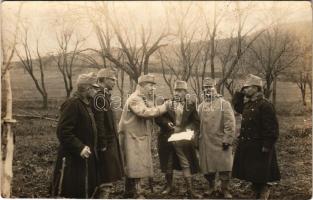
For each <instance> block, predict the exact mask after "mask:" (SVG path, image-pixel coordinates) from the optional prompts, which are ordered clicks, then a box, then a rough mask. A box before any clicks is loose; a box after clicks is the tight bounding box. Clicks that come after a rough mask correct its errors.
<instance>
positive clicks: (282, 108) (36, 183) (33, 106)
mask: <svg viewBox="0 0 313 200" xmlns="http://www.w3.org/2000/svg"><path fill="white" fill-rule="evenodd" d="M85 71H87V70H85ZM49 72H50V73H49V74H47V88H48V92H49V95H50V104H49V109H48V110H42V109H40V106H41V103H40V95H39V94H38V93H37V91H36V89H35V88H34V86H33V83H32V82H31V80H30V78H29V77H28V76H27V74H24V73H23V70H21V69H15V72H14V76H13V80H12V82H13V94H14V113H20V114H22V113H23V112H25V111H26V112H27V113H35V114H38V113H39V114H42V115H46V116H49V117H51V118H56V117H57V115H58V107H59V106H60V105H61V103H62V102H63V100H64V96H65V91H64V89H63V82H62V79H61V78H60V76H59V75H58V74H57V73H56V72H55V71H53V70H50V71H49ZM77 73H79V72H76V74H77ZM75 77H76V75H75V76H74V80H75ZM157 77H158V80H159V83H160V84H159V87H158V89H157V91H158V92H159V93H161V94H163V95H165V96H166V97H168V96H169V91H168V89H167V86H166V84H165V82H164V81H163V79H162V77H161V75H157ZM127 86H128V84H127V82H126V87H127ZM126 90H127V89H126ZM113 94H114V95H118V94H119V93H118V92H117V91H116V90H115V91H114V92H113ZM226 98H228V97H227V96H226ZM277 98H278V99H277V100H278V102H277V112H278V114H279V121H280V137H279V140H278V144H277V153H278V160H279V165H280V169H281V173H282V180H281V182H280V184H279V185H278V186H276V187H274V188H273V193H272V194H271V196H270V198H272V199H308V198H310V197H311V194H312V191H311V188H312V184H311V180H312V175H311V172H312V138H311V137H312V128H311V127H312V124H311V121H312V119H311V112H310V110H309V109H308V108H304V107H302V106H301V104H300V103H299V102H300V100H301V99H300V94H299V93H298V90H297V88H296V86H295V85H294V84H291V83H282V82H280V83H279V84H278V95H277ZM18 120H19V123H17V124H15V126H14V129H13V130H14V133H15V135H16V137H15V141H16V143H15V144H16V149H15V152H14V162H13V170H14V178H13V197H25V198H26V197H27V198H32V197H36V198H39V197H40V198H48V197H49V194H48V187H49V183H50V179H51V174H52V170H53V165H54V161H55V158H56V151H57V146H58V141H57V139H56V134H55V131H56V123H55V122H52V121H47V120H43V119H22V118H18ZM152 152H153V161H154V167H155V177H154V187H155V191H156V192H155V193H150V192H147V197H148V198H186V196H185V194H186V192H185V184H184V182H183V179H182V176H181V173H180V172H177V173H176V174H175V186H176V187H177V188H178V190H177V191H176V192H175V193H174V194H172V195H167V196H164V195H160V192H159V191H160V190H161V189H162V187H163V185H164V177H163V174H161V172H160V170H159V163H158V155H157V149H156V136H154V137H153V147H152ZM145 181H146V180H145ZM194 185H195V189H196V191H198V192H200V193H203V192H204V191H205V190H206V188H207V183H206V181H205V179H204V178H203V177H202V175H201V174H198V175H196V178H195V182H194ZM145 189H147V191H148V188H147V184H145ZM122 190H123V183H122V181H120V182H118V183H117V184H116V185H115V187H114V189H113V190H112V192H111V196H110V197H111V198H121V197H122V196H121V195H122ZM231 190H232V192H233V194H234V197H235V198H252V192H251V190H250V188H249V184H248V183H246V182H241V181H238V180H232V186H231ZM206 198H208V197H206ZM211 198H214V197H211ZM215 198H219V197H218V196H216V197H215Z"/></svg>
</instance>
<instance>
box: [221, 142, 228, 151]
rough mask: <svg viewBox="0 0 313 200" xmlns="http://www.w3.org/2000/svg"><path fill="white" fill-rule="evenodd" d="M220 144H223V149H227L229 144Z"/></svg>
mask: <svg viewBox="0 0 313 200" xmlns="http://www.w3.org/2000/svg"><path fill="white" fill-rule="evenodd" d="M222 146H223V151H227V150H228V149H229V146H230V144H228V143H223V144H222Z"/></svg>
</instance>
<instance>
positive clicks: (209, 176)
mask: <svg viewBox="0 0 313 200" xmlns="http://www.w3.org/2000/svg"><path fill="white" fill-rule="evenodd" d="M215 175H216V173H215V172H213V173H208V174H205V175H204V178H205V179H206V180H207V181H208V182H209V190H208V191H207V192H206V194H207V195H211V194H212V193H213V192H214V191H215V190H216V184H215Z"/></svg>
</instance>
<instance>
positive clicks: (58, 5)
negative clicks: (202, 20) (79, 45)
mask: <svg viewBox="0 0 313 200" xmlns="http://www.w3.org/2000/svg"><path fill="white" fill-rule="evenodd" d="M98 3H99V2H98ZM110 3H111V4H114V5H112V6H114V7H115V10H116V11H115V12H116V16H117V17H118V18H119V19H120V21H122V22H124V24H125V25H126V26H127V27H128V29H132V27H133V26H140V25H141V24H143V25H147V24H151V26H152V29H153V31H154V32H156V33H157V32H158V31H159V30H160V27H161V26H162V25H164V23H165V22H164V19H165V18H164V17H165V9H164V6H165V5H170V6H171V8H173V9H174V10H173V12H176V11H179V10H180V9H182V7H183V6H184V5H186V4H189V3H190V2H178V1H175V2H166V3H165V2H149V1H144V2H135V1H133V2H110ZM197 3H198V4H199V5H200V6H203V8H205V9H208V10H207V12H208V16H209V17H210V14H211V13H212V12H211V11H212V9H213V7H214V6H213V5H214V4H215V2H213V1H209V2H205V1H202V2H197ZM216 3H217V4H218V11H221V10H223V9H224V8H226V7H229V8H230V9H231V8H232V7H233V8H235V3H234V2H229V1H223V2H216ZM19 4H20V2H4V3H2V11H1V13H2V17H3V18H2V33H3V37H4V40H6V39H8V40H9V39H10V30H12V26H11V24H12V21H14V19H15V13H16V12H17V8H18V5H19ZM95 4H97V3H94V2H83V1H82V2H65V1H64V2H55V1H51V2H35V1H34V2H25V3H24V4H23V7H22V19H23V21H24V22H23V23H24V24H26V25H27V26H28V27H29V34H30V35H31V36H30V44H31V45H33V44H34V41H36V38H40V40H39V42H40V50H41V51H42V52H43V54H45V53H47V52H55V50H56V48H57V42H56V34H55V30H56V29H57V26H58V24H59V23H60V16H66V17H65V18H71V20H74V22H75V23H77V29H76V30H77V33H79V35H80V36H88V40H87V41H86V42H85V46H86V47H94V48H99V46H98V42H97V38H96V36H95V35H94V33H93V32H94V31H93V28H92V26H91V23H89V19H88V14H86V13H87V12H86V10H87V9H86V8H87V7H91V8H95V7H96V5H95ZM248 5H250V6H251V5H252V6H251V9H250V14H249V17H248V20H247V26H246V27H247V29H248V28H249V27H253V26H255V25H257V27H258V28H262V26H264V25H265V24H263V23H266V22H267V21H268V20H269V19H270V18H271V16H272V14H271V15H269V14H270V13H273V12H270V11H273V8H272V7H273V5H275V6H276V8H279V9H276V10H275V13H276V15H279V16H284V17H283V18H284V22H296V21H311V20H312V14H311V12H312V9H311V5H310V2H306V1H300V2H296V1H295V2H292V1H286V2H270V1H266V2H261V1H257V2H252V3H251V2H241V6H242V7H247V6H248ZM190 12H191V15H193V16H197V14H198V13H197V10H196V9H195V10H191V11H190ZM192 12H194V13H192ZM77 16H79V18H77ZM130 19H132V20H130ZM131 21H132V22H131ZM261 21H262V23H261ZM234 23H235V21H234V17H233V16H231V15H229V16H228V17H226V18H225V20H223V21H222V23H221V25H220V30H219V36H220V37H228V35H229V33H230V31H231V30H232V28H233V24H234ZM195 28H199V27H195Z"/></svg>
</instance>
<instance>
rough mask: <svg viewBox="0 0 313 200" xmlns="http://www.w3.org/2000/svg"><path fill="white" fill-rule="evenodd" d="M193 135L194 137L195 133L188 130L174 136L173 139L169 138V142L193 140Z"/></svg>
mask: <svg viewBox="0 0 313 200" xmlns="http://www.w3.org/2000/svg"><path fill="white" fill-rule="evenodd" d="M193 135H194V131H192V130H187V131H185V132H180V133H174V134H172V135H171V137H169V138H168V140H167V141H169V142H174V141H180V140H191V138H192V137H193Z"/></svg>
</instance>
